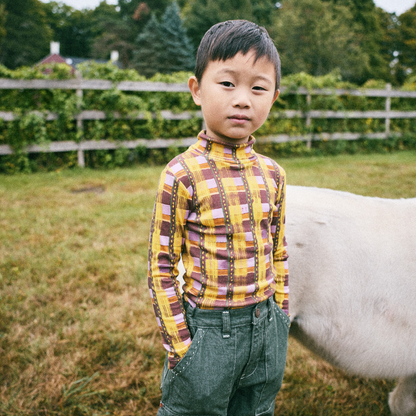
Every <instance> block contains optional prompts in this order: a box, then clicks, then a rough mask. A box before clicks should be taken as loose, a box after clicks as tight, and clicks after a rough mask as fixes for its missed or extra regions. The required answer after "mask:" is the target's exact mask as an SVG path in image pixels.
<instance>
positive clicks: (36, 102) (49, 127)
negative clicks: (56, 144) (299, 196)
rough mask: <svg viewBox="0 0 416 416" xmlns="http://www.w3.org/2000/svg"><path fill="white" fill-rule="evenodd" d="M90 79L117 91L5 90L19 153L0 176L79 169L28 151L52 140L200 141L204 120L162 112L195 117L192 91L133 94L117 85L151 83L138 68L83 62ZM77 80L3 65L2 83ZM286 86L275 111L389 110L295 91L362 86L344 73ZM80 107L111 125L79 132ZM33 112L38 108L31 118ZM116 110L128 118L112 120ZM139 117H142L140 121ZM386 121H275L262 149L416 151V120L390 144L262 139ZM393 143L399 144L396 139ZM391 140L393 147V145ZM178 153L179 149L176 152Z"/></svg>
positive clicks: (50, 70) (11, 139) (111, 159)
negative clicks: (168, 117) (345, 78)
mask: <svg viewBox="0 0 416 416" xmlns="http://www.w3.org/2000/svg"><path fill="white" fill-rule="evenodd" d="M79 71H80V72H81V75H82V77H83V78H84V79H104V80H109V81H112V82H113V83H114V88H112V89H110V90H105V91H97V90H84V91H83V96H82V99H80V97H77V95H76V91H75V90H48V89H45V90H30V89H26V90H0V111H13V114H14V120H13V121H9V122H5V121H3V120H0V145H1V144H8V145H10V146H11V147H12V149H13V150H14V152H15V153H14V154H13V155H9V156H2V157H0V172H6V173H12V172H18V171H25V172H30V171H36V170H48V169H61V168H65V167H67V168H68V167H73V166H76V165H77V164H76V163H75V161H76V154H75V152H69V153H63V154H53V153H47V154H30V155H28V154H27V153H25V151H24V150H25V148H26V146H28V145H33V144H36V145H47V144H48V143H50V142H53V141H64V140H70V141H80V140H81V139H82V140H112V141H116V142H117V141H126V140H135V139H138V138H141V139H148V140H152V139H154V138H175V137H176V138H180V137H194V136H196V135H197V134H198V132H199V131H200V129H201V119H199V118H197V117H196V116H195V117H193V118H191V119H189V120H164V119H163V118H162V117H161V111H162V110H170V111H172V112H173V113H181V112H184V111H189V112H191V113H192V112H195V111H197V110H199V108H198V107H197V106H196V105H195V104H194V102H193V100H192V97H191V95H190V94H186V93H179V92H172V93H170V92H169V93H166V92H131V91H120V90H118V89H117V88H116V87H115V85H116V84H117V83H118V82H121V81H145V80H146V78H145V77H143V76H141V75H139V74H138V73H137V72H136V71H135V70H131V69H127V70H123V69H120V68H118V67H117V66H115V65H111V64H96V63H91V62H89V63H85V64H82V65H80V66H79ZM190 75H191V74H190V73H187V72H179V73H175V74H172V75H167V74H156V75H154V76H153V77H152V78H150V80H149V81H151V82H165V83H186V82H187V80H188V78H189V76H190ZM73 77H75V74H74V73H73V72H71V69H70V67H68V66H67V65H63V64H57V65H48V66H38V67H33V68H26V67H25V68H20V69H17V70H14V71H12V70H9V69H7V68H5V67H4V66H1V65H0V78H10V79H60V80H63V79H70V78H73ZM415 84H416V82H415V79H414V77H413V78H412V77H409V78H408V80H407V82H406V83H405V84H404V86H403V88H404V89H407V90H415V89H416V87H415ZM282 85H283V86H284V87H286V90H285V91H284V93H282V94H281V95H280V97H279V99H278V100H277V101H276V103H275V104H274V107H273V112H277V113H278V112H279V111H282V110H289V109H290V110H300V111H303V112H305V111H307V110H308V109H311V110H315V109H316V110H331V111H341V112H342V111H352V110H355V111H370V110H384V107H385V99H384V98H382V97H380V98H378V97H375V98H374V97H363V96H352V95H351V96H349V95H345V96H336V95H335V94H331V95H321V96H316V95H313V96H312V98H311V102H310V103H308V100H307V97H306V96H305V95H300V94H296V91H297V90H298V89H299V88H300V87H303V88H307V89H309V90H311V89H317V88H325V89H336V88H344V89H356V88H357V86H356V85H353V84H350V83H346V82H344V81H342V79H341V77H340V73H339V71H333V72H331V73H329V74H327V75H324V76H320V77H313V76H310V75H308V74H306V73H299V74H295V75H291V76H287V77H285V78H284V79H283V81H282ZM364 87H365V88H377V89H383V88H385V82H384V81H377V80H371V81H368V82H367V83H366V84H365V85H364ZM415 104H416V99H402V98H394V99H392V100H391V108H392V110H411V109H413V108H414V106H415ZM80 110H101V111H104V112H105V113H106V117H107V118H106V119H105V120H85V121H84V122H83V130H82V131H81V130H79V129H77V126H76V121H75V120H74V119H73V118H74V116H75V115H76V114H77V113H78V112H79V111H80ZM33 111H36V112H35V113H33ZM114 112H118V113H119V114H120V115H121V116H123V117H124V118H114ZM47 113H56V114H58V119H57V120H52V121H51V120H47V119H46V117H44V116H45V115H46V114H47ZM138 114H141V115H142V116H143V118H142V119H137V115H138ZM384 129H385V124H384V120H383V119H329V118H320V119H312V120H311V123H310V125H309V126H307V125H306V123H305V120H304V119H303V118H299V117H298V118H291V119H289V118H285V117H284V114H283V113H281V116H279V117H277V118H269V119H268V120H267V121H266V122H265V123H264V125H263V126H262V127H261V128H260V129H259V130H258V131H257V132H256V137H257V138H260V140H258V144H257V148H258V149H264V152H265V153H267V152H269V151H270V152H271V153H278V154H281V155H285V156H286V155H308V154H314V153H317V154H336V153H354V152H358V151H364V150H371V151H382V150H383V151H389V150H393V149H396V148H399V149H400V148H412V146H413V147H414V144H413V142H414V137H413V138H412V139H409V137H412V136H411V132H414V131H416V120H415V119H397V120H391V123H390V129H391V131H392V133H393V134H394V133H396V132H400V133H407V136H406V137H407V138H406V139H405V138H403V139H401V140H394V143H393V142H391V141H388V140H387V141H386V140H384V141H380V140H375V141H370V140H366V141H360V142H359V143H355V142H345V143H344V142H343V141H328V142H321V141H313V144H312V148H308V147H307V146H306V144H305V143H296V142H290V143H283V144H261V143H260V142H261V137H262V136H268V135H277V134H289V135H292V136H294V135H299V136H301V135H304V134H315V135H316V137H317V139H318V138H319V135H320V133H322V132H329V133H331V132H356V133H360V134H362V135H363V137H364V136H365V135H366V134H368V133H373V132H380V131H384ZM392 140H393V139H392ZM392 143H393V144H392ZM176 150H177V149H176ZM174 153H175V152H173V151H172V149H168V150H166V149H164V150H148V149H145V148H139V149H133V150H128V149H123V148H118V149H117V150H112V151H107V150H100V151H88V152H85V159H86V165H87V166H90V167H107V168H113V167H117V166H126V165H131V164H134V163H150V164H158V163H161V164H163V163H165V162H166V161H167V160H168V157H170V155H172V154H174Z"/></svg>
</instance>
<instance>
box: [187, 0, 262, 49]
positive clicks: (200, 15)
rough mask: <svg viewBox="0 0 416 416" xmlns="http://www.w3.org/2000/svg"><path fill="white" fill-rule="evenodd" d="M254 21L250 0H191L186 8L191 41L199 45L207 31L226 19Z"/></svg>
mask: <svg viewBox="0 0 416 416" xmlns="http://www.w3.org/2000/svg"><path fill="white" fill-rule="evenodd" d="M231 19H246V20H251V21H254V20H255V19H254V14H253V6H252V2H251V1H250V0H222V1H221V2H219V1H218V0H191V1H190V2H189V6H188V7H187V8H186V9H185V23H184V24H185V27H186V29H187V33H188V36H189V38H190V39H191V42H192V43H193V44H194V45H195V46H198V45H199V43H200V42H201V39H202V37H203V36H204V34H205V32H206V31H207V30H208V29H209V28H210V27H211V26H213V25H214V24H216V23H218V22H222V21H224V20H231Z"/></svg>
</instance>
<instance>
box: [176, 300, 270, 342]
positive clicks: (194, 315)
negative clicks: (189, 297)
mask: <svg viewBox="0 0 416 416" xmlns="http://www.w3.org/2000/svg"><path fill="white" fill-rule="evenodd" d="M273 303H274V298H273V296H271V297H270V298H269V299H267V300H265V301H263V302H260V303H257V304H254V305H251V306H247V307H245V308H239V309H227V310H220V311H216V310H211V309H199V308H193V307H192V306H191V305H190V304H189V303H188V302H186V301H184V307H185V312H186V319H187V321H188V325H192V324H196V325H197V326H198V327H199V328H218V327H222V328H223V337H224V338H227V337H229V336H230V335H229V334H230V332H231V327H237V326H246V325H258V324H259V323H260V322H262V321H263V320H264V319H268V320H272V316H273V315H272V308H273ZM227 335H228V336H227Z"/></svg>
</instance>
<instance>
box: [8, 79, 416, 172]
mask: <svg viewBox="0 0 416 416" xmlns="http://www.w3.org/2000/svg"><path fill="white" fill-rule="evenodd" d="M111 88H117V89H118V90H121V91H134V92H189V89H188V86H187V84H168V83H163V82H133V81H122V82H119V83H113V82H112V81H106V80H86V79H82V78H79V77H78V78H75V79H71V80H45V79H32V80H18V79H4V78H0V89H64V90H71V89H72V90H76V93H77V96H78V97H80V98H81V99H82V96H83V91H84V90H109V89H111ZM281 92H282V93H285V92H286V93H293V94H299V95H306V99H307V105H308V107H309V108H310V106H311V101H312V96H315V95H337V96H340V95H349V96H362V97H381V98H385V100H386V101H385V110H384V111H378V110H377V111H332V110H307V111H298V110H283V111H274V112H272V113H271V114H270V116H269V117H274V118H283V119H285V118H286V119H291V118H302V119H305V123H306V126H307V127H309V126H310V125H311V120H312V119H322V118H331V119H369V118H373V119H384V120H385V129H384V132H379V133H367V134H365V137H368V138H375V139H385V138H387V137H389V136H390V135H391V132H390V120H391V119H414V118H416V111H392V110H391V98H416V91H399V90H393V89H391V86H390V84H387V86H386V89H362V90H361V89H360V90H348V89H329V88H325V89H312V90H308V89H306V88H298V89H296V90H293V91H292V90H288V89H287V88H286V87H282V88H281ZM31 113H34V114H37V115H40V116H42V117H45V119H46V120H57V119H58V117H59V115H58V114H57V113H51V112H39V111H33V112H31ZM112 116H113V117H114V118H115V119H121V118H122V119H132V120H143V119H145V117H146V114H145V113H144V112H138V113H137V114H134V115H121V114H119V113H117V112H115V113H113V114H112ZM157 116H159V117H160V116H161V117H162V118H163V119H165V120H189V119H192V118H199V119H201V120H202V113H201V112H200V111H195V112H191V111H186V112H182V113H178V114H177V113H173V112H171V111H169V110H165V111H161V112H160V114H158V115H157V114H152V117H154V118H155V117H157ZM17 117H18V116H16V115H15V114H14V113H13V112H12V111H0V119H3V120H4V121H13V120H15V119H16V118H17ZM106 118H107V115H106V113H105V112H104V111H97V110H84V111H80V112H79V113H78V114H76V115H75V116H74V117H73V119H74V120H76V121H77V128H78V130H79V131H80V132H81V136H82V131H83V121H84V120H105V119H106ZM396 135H400V134H397V133H396ZM362 136H363V134H362V133H320V134H304V135H302V136H299V135H288V134H278V135H274V136H273V135H270V136H266V137H261V141H262V142H274V143H284V142H290V141H306V142H307V143H308V146H310V144H311V141H312V140H319V139H324V140H357V139H359V138H360V137H362ZM194 141H195V137H187V138H180V139H152V140H148V139H137V140H130V141H117V142H114V141H110V140H99V141H81V142H79V143H77V142H75V141H60V142H52V143H49V144H48V145H32V146H28V147H27V149H26V150H27V152H29V153H31V152H33V153H36V152H67V151H77V152H78V164H79V165H80V166H84V165H85V161H84V151H86V150H102V149H117V148H118V147H125V148H128V149H132V148H136V147H137V146H143V147H147V148H167V147H169V146H177V147H181V146H184V147H186V146H189V145H190V144H192V143H194ZM12 153H13V149H12V148H11V147H10V146H9V145H0V155H8V154H12Z"/></svg>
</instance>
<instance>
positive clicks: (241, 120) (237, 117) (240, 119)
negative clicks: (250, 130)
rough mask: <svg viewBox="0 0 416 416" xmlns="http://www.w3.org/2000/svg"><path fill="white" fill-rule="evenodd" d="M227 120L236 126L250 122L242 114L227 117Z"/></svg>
mask: <svg viewBox="0 0 416 416" xmlns="http://www.w3.org/2000/svg"><path fill="white" fill-rule="evenodd" d="M228 119H229V120H231V121H232V122H234V123H237V124H244V123H245V122H247V121H249V120H250V118H249V117H247V116H245V115H244V114H233V115H232V116H230V117H228Z"/></svg>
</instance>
